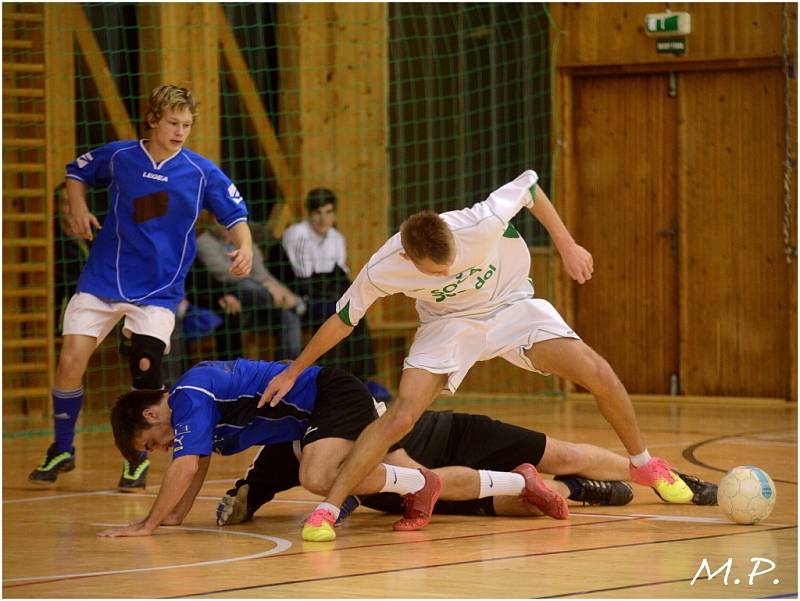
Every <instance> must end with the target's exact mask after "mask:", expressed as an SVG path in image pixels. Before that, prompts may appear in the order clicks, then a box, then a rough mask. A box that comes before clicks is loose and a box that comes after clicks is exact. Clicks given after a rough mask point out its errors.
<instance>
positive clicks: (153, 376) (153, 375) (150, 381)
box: [128, 334, 167, 390]
mask: <svg viewBox="0 0 800 601" xmlns="http://www.w3.org/2000/svg"><path fill="white" fill-rule="evenodd" d="M165 348H167V345H166V344H164V343H163V342H162V341H161V340H159V339H158V338H153V337H152V336H145V335H143V334H133V335H131V348H130V350H129V356H128V366H129V367H130V370H131V378H132V380H133V387H134V388H135V389H137V390H141V389H148V390H159V389H161V388H162V386H163V385H162V381H161V358H162V357H163V356H164V349H165ZM142 359H147V360H148V362H149V363H150V365H149V367H148V368H147V369H142V368H141V366H140V365H139V363H140V361H141V360H142Z"/></svg>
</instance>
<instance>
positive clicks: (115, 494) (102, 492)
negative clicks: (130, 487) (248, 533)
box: [3, 489, 319, 505]
mask: <svg viewBox="0 0 800 601" xmlns="http://www.w3.org/2000/svg"><path fill="white" fill-rule="evenodd" d="M97 495H105V496H108V497H130V498H134V497H148V498H152V497H155V496H158V493H157V492H119V491H117V490H116V489H108V490H94V491H89V492H76V493H70V494H66V495H49V496H46V497H31V498H28V499H4V500H3V505H5V504H6V503H9V504H10V503H31V502H33V501H52V500H55V499H69V498H71V497H91V496H97ZM196 498H197V499H200V500H201V501H218V500H219V499H220V498H221V497H208V496H203V495H198V496H197V497H196ZM270 503H296V504H300V505H308V504H311V503H316V504H319V501H315V500H313V499H309V500H307V501H304V500H299V499H272V501H270Z"/></svg>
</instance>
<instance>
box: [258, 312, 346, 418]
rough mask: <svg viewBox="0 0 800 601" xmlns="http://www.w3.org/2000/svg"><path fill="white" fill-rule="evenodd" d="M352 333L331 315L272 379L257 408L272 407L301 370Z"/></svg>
mask: <svg viewBox="0 0 800 601" xmlns="http://www.w3.org/2000/svg"><path fill="white" fill-rule="evenodd" d="M352 331H353V327H352V326H348V325H347V324H346V323H345V322H344V321H343V319H342V318H341V317H339V314H338V313H336V314H334V315H331V316H330V317H329V318H328V319H327V320H325V323H323V324H322V326H320V328H319V329H318V330H317V331H316V333H315V334H314V336H312V338H311V340H309V341H308V344H307V345H306V348H304V349H303V352H302V353H300V355H299V356H298V357H297V359H295V360H294V361H293V362H292V363H291V364H290V365H289V367H287V368H286V369H285V370H283V371H282V372H281V373H279V374H278V375H277V376H275V377H274V378H272V380H271V381H270V383H269V386H267V389H266V390H265V391H264V394H262V395H261V400H259V401H258V406H259V407H263V406H264V405H266V404H267V403H269V404H270V405H272V406H273V407H274V406H275V405H277V404H278V403H279V402H280V400H281V399H282V398H283V397H284V396H285V395H286V394H287V393H288V392H289V391H290V390H291V389H292V386H294V382H295V380H297V378H298V377H299V376H300V374H301V373H303V370H304V369H306V368H307V367H310V366H311V365H313V364H314V362H315V361H316V360H317V359H319V358H320V357H321V356H322V355H324V354H325V353H327V352H328V351H329V350H331V349H332V348H333V347H334V346H336V345H337V344H339V342H341V341H342V340H344V339H345V338H347V337H348V336H349V335H350V333H351V332H352Z"/></svg>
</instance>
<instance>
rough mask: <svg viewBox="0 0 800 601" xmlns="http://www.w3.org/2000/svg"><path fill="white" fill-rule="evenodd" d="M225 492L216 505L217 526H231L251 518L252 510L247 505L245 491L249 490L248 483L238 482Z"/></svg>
mask: <svg viewBox="0 0 800 601" xmlns="http://www.w3.org/2000/svg"><path fill="white" fill-rule="evenodd" d="M239 482H243V481H241V480H240V481H237V482H236V484H237V487H236V488H232V489H230V490H229V491H228V492H226V493H225V496H224V497H222V498H221V499H220V501H219V504H218V505H217V526H232V525H233V524H241V523H243V522H248V521H250V520H251V519H252V518H253V512H251V511H250V509H249V508H248V507H247V493H249V492H250V485H249V484H239Z"/></svg>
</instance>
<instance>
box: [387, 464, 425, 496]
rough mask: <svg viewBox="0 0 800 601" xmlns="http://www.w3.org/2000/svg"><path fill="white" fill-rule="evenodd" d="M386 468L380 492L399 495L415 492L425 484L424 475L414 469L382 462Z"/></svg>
mask: <svg viewBox="0 0 800 601" xmlns="http://www.w3.org/2000/svg"><path fill="white" fill-rule="evenodd" d="M383 467H384V468H386V483H385V484H384V485H383V488H382V489H381V490H380V492H396V493H398V494H400V495H406V494H408V493H413V492H417V491H418V490H422V487H423V486H425V476H423V475H422V472H421V471H419V470H416V469H411V468H407V467H397V466H396V465H387V464H385V463H384V464H383Z"/></svg>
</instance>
